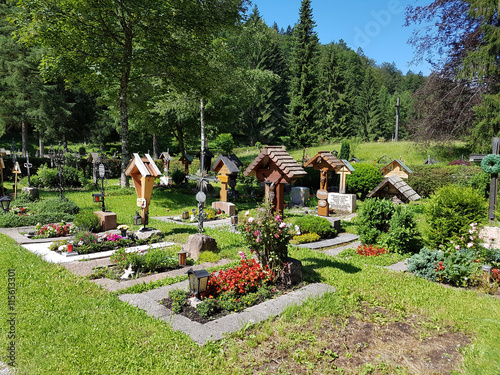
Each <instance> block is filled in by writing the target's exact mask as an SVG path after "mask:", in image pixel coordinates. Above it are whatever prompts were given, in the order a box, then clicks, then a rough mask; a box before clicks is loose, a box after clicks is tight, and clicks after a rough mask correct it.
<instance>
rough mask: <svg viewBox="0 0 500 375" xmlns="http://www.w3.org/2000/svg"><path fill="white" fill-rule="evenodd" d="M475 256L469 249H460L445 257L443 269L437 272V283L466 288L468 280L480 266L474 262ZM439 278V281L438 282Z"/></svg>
mask: <svg viewBox="0 0 500 375" xmlns="http://www.w3.org/2000/svg"><path fill="white" fill-rule="evenodd" d="M476 258H477V254H476V252H475V251H474V250H471V249H460V250H457V251H455V252H452V253H449V254H447V255H445V258H444V261H443V267H444V269H443V270H441V271H438V275H437V277H438V281H443V282H445V283H448V284H451V285H456V286H467V285H468V279H469V277H471V276H472V275H473V274H474V273H475V272H476V271H477V270H478V269H479V266H480V264H479V263H477V262H475V260H476ZM440 278H441V280H439V279H440Z"/></svg>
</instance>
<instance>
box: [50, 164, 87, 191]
mask: <svg viewBox="0 0 500 375" xmlns="http://www.w3.org/2000/svg"><path fill="white" fill-rule="evenodd" d="M86 183H87V179H86V178H85V176H84V175H83V172H82V171H80V170H78V169H76V168H74V167H70V166H69V165H65V166H64V167H63V186H66V187H83V186H85V185H86ZM55 186H57V185H55ZM55 186H53V187H55Z"/></svg>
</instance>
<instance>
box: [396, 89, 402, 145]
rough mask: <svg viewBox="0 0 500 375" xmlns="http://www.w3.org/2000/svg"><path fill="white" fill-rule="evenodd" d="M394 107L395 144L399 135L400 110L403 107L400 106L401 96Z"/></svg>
mask: <svg viewBox="0 0 500 375" xmlns="http://www.w3.org/2000/svg"><path fill="white" fill-rule="evenodd" d="M394 107H396V134H395V135H394V142H397V141H398V133H399V108H400V107H401V106H400V105H399V96H398V100H397V102H396V105H395V106H394Z"/></svg>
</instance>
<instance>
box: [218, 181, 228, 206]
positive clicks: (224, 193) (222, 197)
mask: <svg viewBox="0 0 500 375" xmlns="http://www.w3.org/2000/svg"><path fill="white" fill-rule="evenodd" d="M218 178H219V181H220V183H221V184H220V201H221V202H227V183H228V181H229V176H227V175H225V174H221V175H219V176H218Z"/></svg>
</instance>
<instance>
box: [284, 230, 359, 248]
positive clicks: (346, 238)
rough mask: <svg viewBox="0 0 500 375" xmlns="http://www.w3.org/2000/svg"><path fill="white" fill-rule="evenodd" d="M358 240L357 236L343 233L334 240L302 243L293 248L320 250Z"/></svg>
mask: <svg viewBox="0 0 500 375" xmlns="http://www.w3.org/2000/svg"><path fill="white" fill-rule="evenodd" d="M358 238H359V236H358V235H357V234H351V233H344V234H341V235H340V236H337V237H335V238H330V239H328V240H322V241H316V242H309V243H303V244H300V245H293V246H295V247H306V248H308V249H322V248H325V247H333V246H339V245H343V244H347V243H349V242H353V241H356V240H357V239H358Z"/></svg>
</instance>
